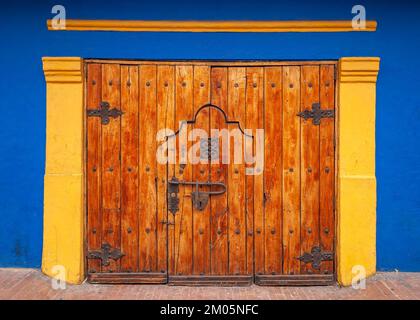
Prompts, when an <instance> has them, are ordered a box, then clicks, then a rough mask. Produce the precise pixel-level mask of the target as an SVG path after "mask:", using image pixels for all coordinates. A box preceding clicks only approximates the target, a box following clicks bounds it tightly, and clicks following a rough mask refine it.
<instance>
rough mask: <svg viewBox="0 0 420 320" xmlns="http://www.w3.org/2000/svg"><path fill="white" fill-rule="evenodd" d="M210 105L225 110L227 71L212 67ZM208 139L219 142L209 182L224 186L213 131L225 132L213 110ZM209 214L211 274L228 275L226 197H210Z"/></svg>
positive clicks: (219, 115)
mask: <svg viewBox="0 0 420 320" xmlns="http://www.w3.org/2000/svg"><path fill="white" fill-rule="evenodd" d="M211 103H212V104H214V105H216V106H218V107H219V108H221V109H222V110H223V111H224V112H225V113H226V109H227V68H213V69H212V71H211ZM209 121H210V133H209V134H210V137H211V138H212V139H218V140H219V157H218V158H217V159H215V160H216V161H213V159H212V161H211V162H210V180H211V181H218V182H222V183H225V184H226V183H227V165H226V164H224V163H223V160H224V159H223V158H222V154H223V153H222V152H221V148H222V143H223V140H222V137H220V136H219V135H218V134H216V133H214V132H213V129H216V130H222V129H227V124H226V122H225V119H224V116H223V114H222V113H221V112H219V111H218V110H215V109H210V114H209ZM228 192H229V191H228ZM210 214H211V229H212V232H211V243H210V248H211V274H215V275H224V274H227V272H228V229H227V223H228V208H227V194H226V193H224V194H223V195H218V196H216V197H211V198H210Z"/></svg>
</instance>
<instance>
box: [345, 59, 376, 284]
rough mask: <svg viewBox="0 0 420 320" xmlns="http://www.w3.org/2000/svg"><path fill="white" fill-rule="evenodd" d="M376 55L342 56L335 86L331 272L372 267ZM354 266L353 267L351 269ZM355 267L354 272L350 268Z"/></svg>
mask: <svg viewBox="0 0 420 320" xmlns="http://www.w3.org/2000/svg"><path fill="white" fill-rule="evenodd" d="M378 71H379V58H342V59H340V61H339V76H338V80H339V88H338V90H339V91H338V110H339V113H338V117H339V136H338V148H339V149H338V167H339V176H338V221H337V262H338V264H337V276H338V281H339V283H340V284H341V285H344V286H348V285H351V283H352V278H353V276H356V275H360V274H359V271H360V269H356V268H360V267H358V266H362V267H364V269H365V270H366V276H370V275H373V274H374V273H375V272H376V176H375V108H376V79H377V75H378ZM354 267H356V268H355V269H353V268H354ZM353 272H355V273H353Z"/></svg>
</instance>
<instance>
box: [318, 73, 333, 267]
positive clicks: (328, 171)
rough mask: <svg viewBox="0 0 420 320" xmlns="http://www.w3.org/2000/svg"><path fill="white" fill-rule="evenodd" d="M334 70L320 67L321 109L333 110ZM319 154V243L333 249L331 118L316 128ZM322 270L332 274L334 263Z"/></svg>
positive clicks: (324, 247)
mask: <svg viewBox="0 0 420 320" xmlns="http://www.w3.org/2000/svg"><path fill="white" fill-rule="evenodd" d="M334 73H335V67H334V66H333V65H325V66H321V67H320V80H321V82H320V103H321V109H334V99H335V93H334ZM319 130H320V131H319V139H320V140H319V148H320V150H319V155H320V165H319V166H320V178H319V179H320V185H319V196H320V203H319V205H320V208H319V209H320V222H319V223H320V243H321V249H322V250H323V251H328V252H334V231H335V230H334V229H335V228H334V226H335V224H334V203H335V193H334V189H335V188H334V183H335V157H334V153H335V148H334V136H335V134H334V119H333V118H325V119H322V125H320V127H319ZM321 272H322V273H324V274H332V273H333V272H334V262H333V261H325V262H323V264H322V269H321Z"/></svg>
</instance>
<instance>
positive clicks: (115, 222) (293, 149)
mask: <svg viewBox="0 0 420 320" xmlns="http://www.w3.org/2000/svg"><path fill="white" fill-rule="evenodd" d="M334 74H335V63H334V62H330V63H328V62H323V63H316V64H314V63H312V64H310V63H302V64H297V63H266V64H264V63H260V64H257V63H232V64H230V65H229V64H227V63H210V62H190V63H186V62H182V63H175V62H159V63H156V62H110V61H87V62H86V128H87V130H86V177H87V179H86V198H87V230H86V234H87V237H86V239H87V248H86V257H87V271H88V279H89V280H90V281H91V282H105V283H106V282H127V283H128V282H131V283H168V282H169V283H172V284H184V285H185V284H187V285H194V284H199V285H207V284H216V285H217V284H219V285H245V284H250V283H252V282H256V283H258V284H266V285H282V284H290V285H296V284H327V283H331V282H332V281H333V280H334V234H335V224H334V199H335V193H334V190H335V147H334V146H335V143H334V139H335V138H334V137H335V135H334V127H335V125H334V123H335V122H334V113H335V104H334V97H335V92H334V90H335V77H334ZM238 150H239V151H238Z"/></svg>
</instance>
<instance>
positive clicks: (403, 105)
mask: <svg viewBox="0 0 420 320" xmlns="http://www.w3.org/2000/svg"><path fill="white" fill-rule="evenodd" d="M54 4H63V5H64V6H65V7H66V9H67V17H68V18H75V19H78V18H80V19H81V18H85V19H88V18H93V19H208V20H211V19H216V20H217V19H219V20H223V19H225V20H227V19H234V20H236V19H237V20H252V19H254V20H283V19H307V20H316V19H331V20H334V19H351V18H352V16H351V7H352V6H353V5H354V4H356V3H355V2H354V1H337V0H330V1H321V2H320V1H312V0H311V1H309V0H304V1H287V2H282V1H274V0H272V1H267V0H259V1H255V0H254V1H248V0H237V1H227V0H225V1H222V0H212V1H181V0H178V1H167V0H159V1H144V0H140V1H124V0H119V1H99V0H98V1H97V0H94V1H75V0H73V1H59V2H58V1H55V0H54V1H19V2H14V3H12V2H8V3H7V4H2V9H1V11H0V24H1V25H2V26H1V28H0V39H1V42H2V49H1V51H0V58H1V60H0V61H1V69H0V70H1V80H0V128H1V129H0V152H1V158H0V172H1V178H0V266H6V267H15V266H17V267H38V266H40V262H41V251H42V199H43V174H44V160H45V155H44V150H45V83H44V78H43V72H42V65H41V57H42V56H82V57H98V58H144V59H287V60H289V59H337V58H339V57H341V56H380V57H381V58H382V61H381V70H380V73H379V80H378V99H377V125H376V141H377V153H376V155H377V157H376V164H377V178H378V210H377V217H378V237H377V240H378V241H377V248H378V267H379V269H381V270H391V269H399V270H403V271H420V193H419V187H418V185H419V183H420V170H419V168H418V164H419V163H420V156H419V151H418V150H419V143H418V141H419V129H418V124H419V123H420V112H419V108H420V89H419V88H420V81H419V73H420V68H419V67H420V59H419V58H418V53H419V51H420V44H419V43H420V42H419V38H420V28H419V26H418V20H419V18H420V4H419V3H418V2H417V3H415V2H414V1H413V2H412V3H411V2H410V1H405V0H399V1H397V2H395V1H393V2H391V3H389V4H388V3H386V1H373V0H367V1H364V2H363V3H362V4H364V5H365V7H366V10H367V15H368V19H375V20H377V21H378V23H379V27H378V31H377V32H375V33H353V32H351V33H314V34H311V33H302V34H294V33H277V34H272V33H266V34H252V33H242V34H234V33H225V34H222V33H212V34H210V33H207V34H197V33H118V32H49V31H47V29H46V25H45V22H46V19H47V18H51V17H52V14H51V13H50V12H51V8H52V6H53V5H54Z"/></svg>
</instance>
